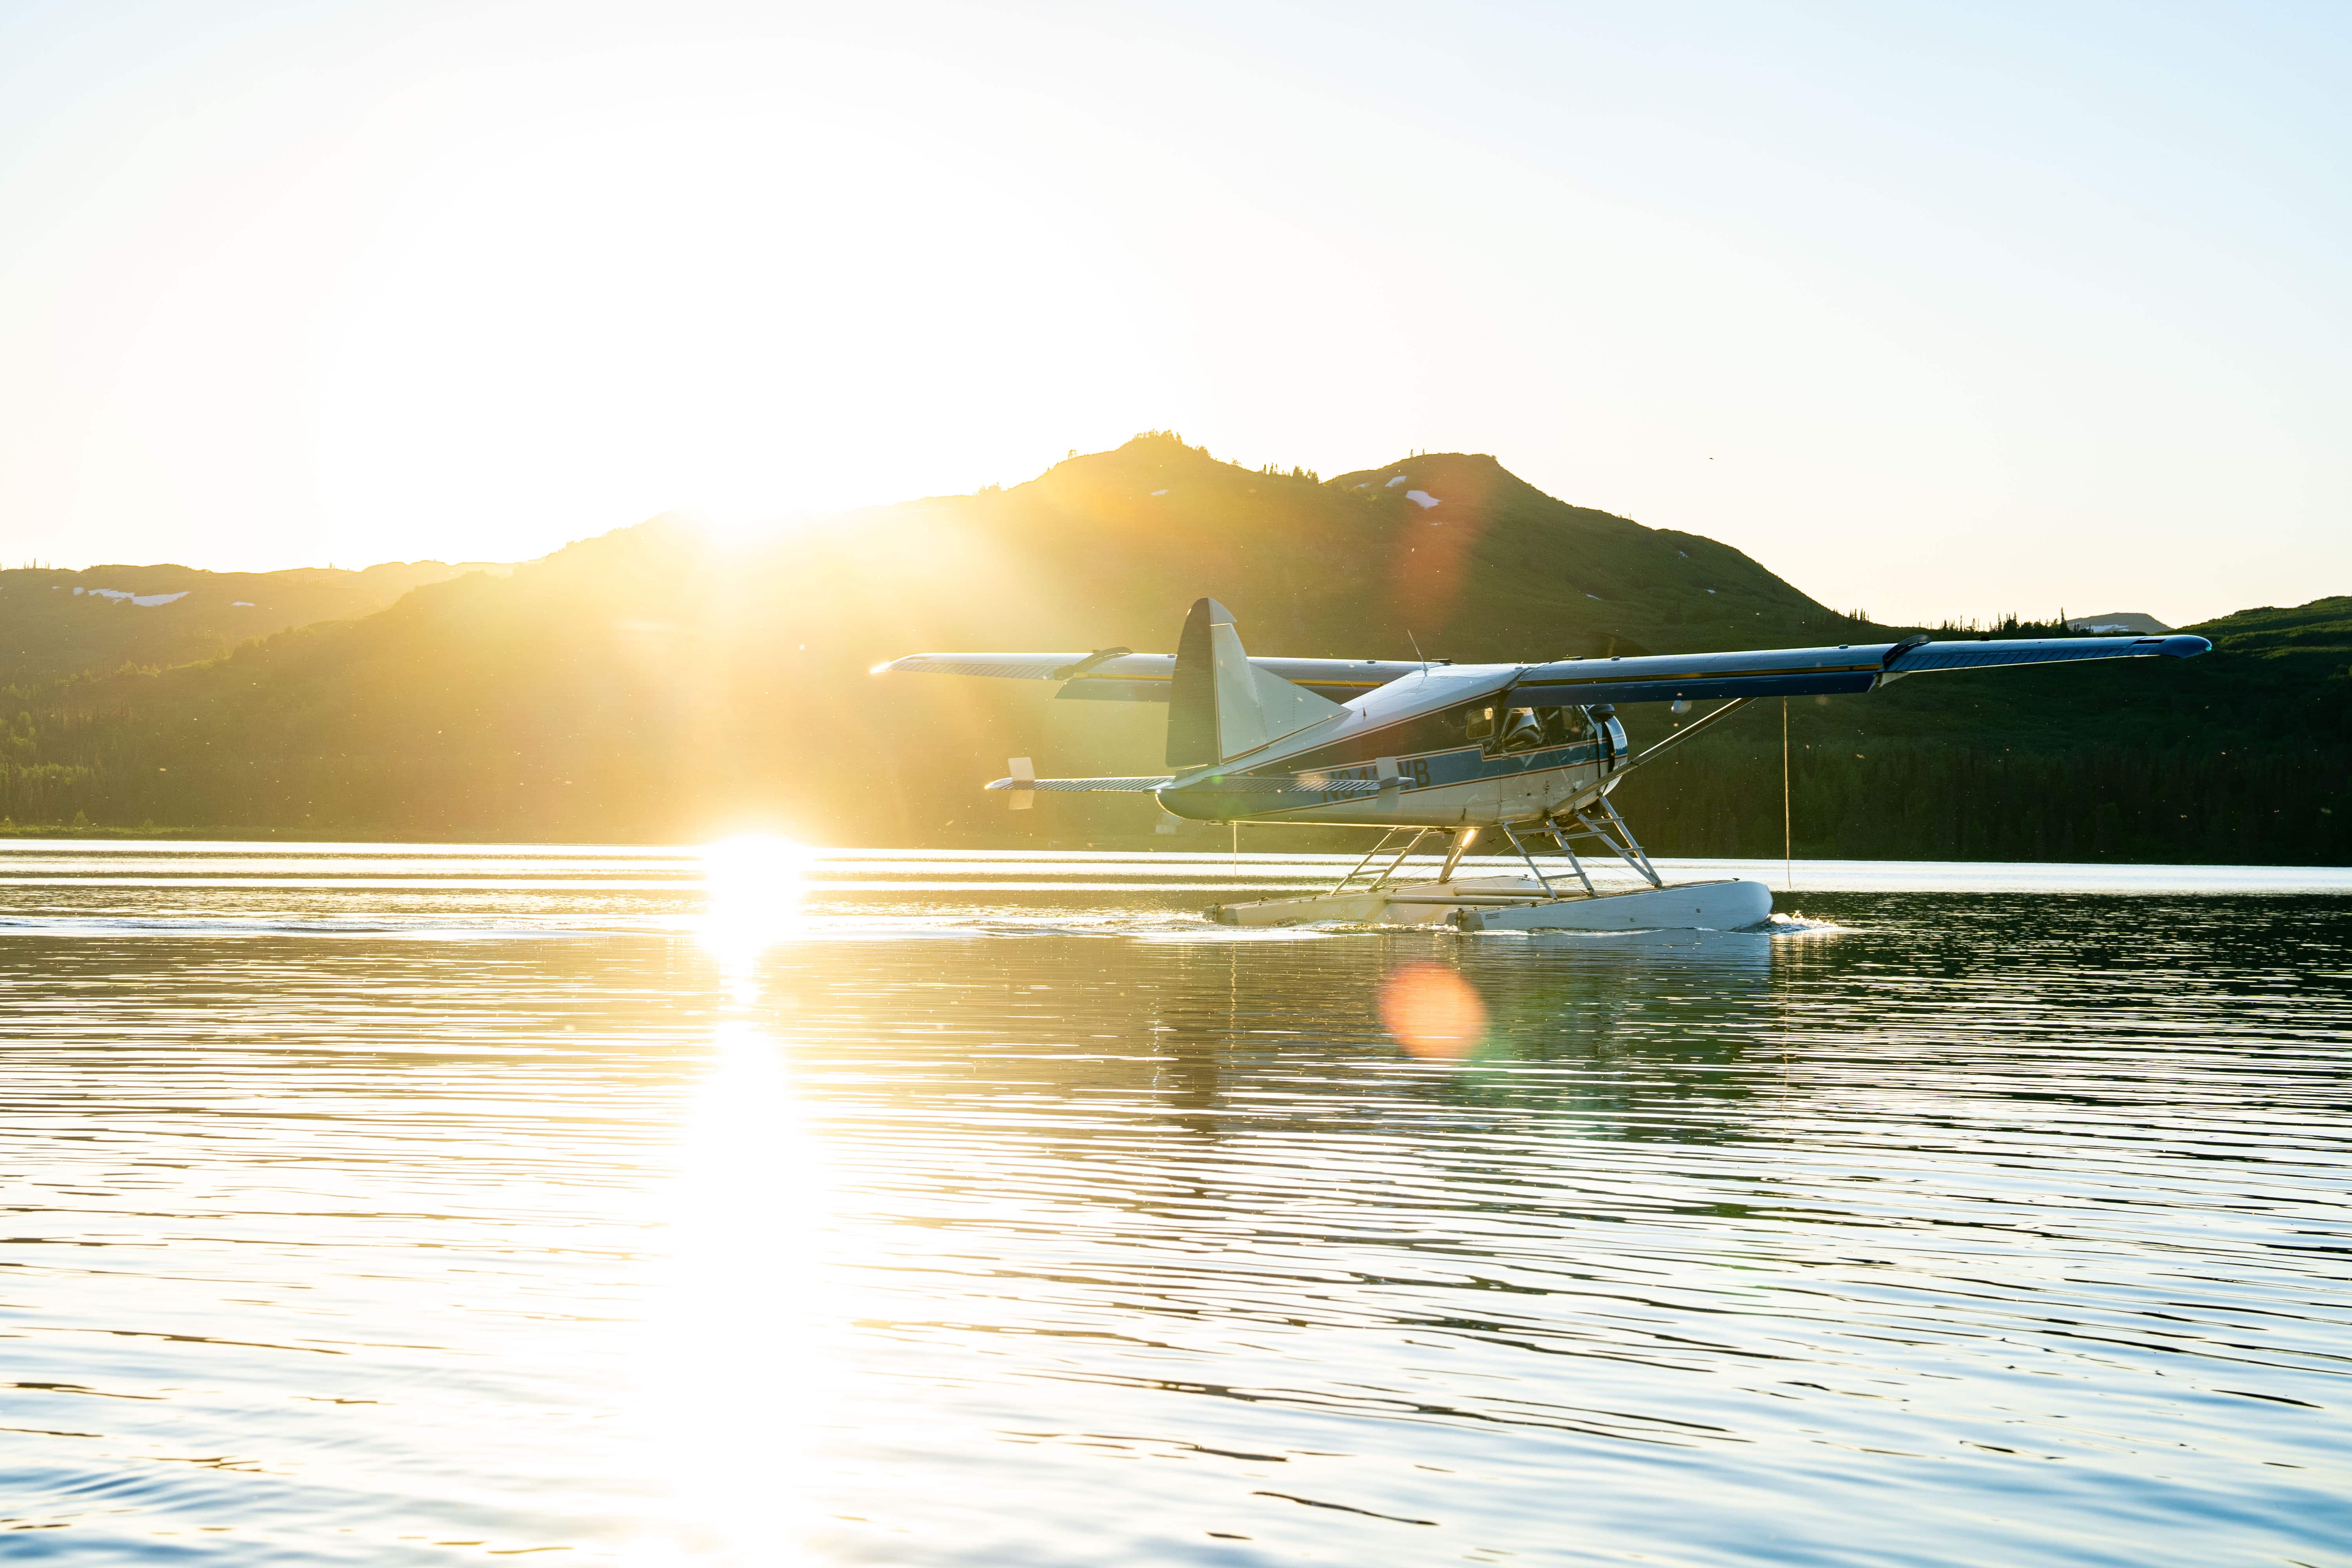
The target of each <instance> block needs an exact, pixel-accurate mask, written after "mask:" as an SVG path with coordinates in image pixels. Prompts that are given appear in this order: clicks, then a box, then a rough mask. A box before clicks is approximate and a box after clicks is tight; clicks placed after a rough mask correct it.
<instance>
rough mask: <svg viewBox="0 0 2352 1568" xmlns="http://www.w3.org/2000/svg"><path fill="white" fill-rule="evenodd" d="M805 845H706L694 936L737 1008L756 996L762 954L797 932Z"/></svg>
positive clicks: (758, 837) (768, 841) (757, 839)
mask: <svg viewBox="0 0 2352 1568" xmlns="http://www.w3.org/2000/svg"><path fill="white" fill-rule="evenodd" d="M808 859H809V850H808V848H807V847H806V846H804V845H800V844H795V843H793V841H792V840H790V839H788V838H778V837H773V836H772V835H768V834H751V835H746V836H744V837H736V838H727V839H722V840H720V841H719V843H716V844H708V845H705V846H704V847H703V849H702V886H703V896H704V905H703V913H702V923H701V928H700V931H699V932H698V935H699V936H700V938H701V941H702V945H703V947H704V948H705V949H707V950H708V951H709V952H710V954H711V955H712V956H713V957H715V958H717V959H718V960H719V967H720V969H721V971H722V972H723V973H724V975H725V979H726V984H727V988H728V991H729V994H730V995H732V996H733V998H734V999H735V1000H736V1001H737V1002H739V1003H748V1002H751V1001H752V1000H753V999H754V998H755V997H756V996H757V995H758V994H759V982H758V977H757V974H756V965H757V963H758V961H759V957H760V954H761V953H762V952H765V951H767V950H768V949H769V948H770V947H772V946H774V945H775V944H776V943H777V942H781V941H782V940H783V939H785V938H786V937H788V936H790V935H792V934H793V932H794V931H797V930H799V928H800V923H801V909H800V906H801V893H802V889H803V887H804V886H805V884H804V882H803V870H804V868H805V867H806V866H807V864H808Z"/></svg>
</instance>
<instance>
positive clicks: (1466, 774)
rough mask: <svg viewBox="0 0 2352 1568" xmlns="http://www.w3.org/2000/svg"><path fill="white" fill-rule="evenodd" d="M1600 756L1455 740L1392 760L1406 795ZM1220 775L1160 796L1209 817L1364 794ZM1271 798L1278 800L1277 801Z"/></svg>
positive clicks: (1317, 774) (1575, 748) (1375, 773)
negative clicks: (1262, 786) (1501, 750)
mask: <svg viewBox="0 0 2352 1568" xmlns="http://www.w3.org/2000/svg"><path fill="white" fill-rule="evenodd" d="M1602 760H1603V758H1602V754H1601V745H1600V742H1597V741H1584V742H1576V743H1575V744H1572V745H1566V746H1546V747H1544V748H1542V749H1541V750H1538V751H1533V752H1512V753H1510V754H1507V755H1504V756H1495V757H1490V756H1487V755H1486V752H1485V751H1484V750H1483V749H1482V748H1480V747H1478V746H1476V745H1468V746H1455V747H1449V748H1447V749H1446V750H1444V751H1441V752H1421V753H1419V754H1418V755H1414V756H1405V757H1399V758H1398V759H1397V765H1398V768H1399V770H1400V771H1401V772H1402V773H1403V775H1404V780H1403V790H1402V793H1404V794H1407V795H1411V794H1414V793H1416V792H1418V791H1421V790H1424V789H1450V788H1454V787H1456V786H1458V785H1462V784H1484V783H1486V782H1488V781H1492V780H1501V779H1511V778H1518V777H1521V776H1523V775H1525V774H1528V773H1549V772H1551V771H1552V770H1554V769H1556V768H1569V767H1575V766H1578V765H1579V764H1594V765H1597V764H1599V763H1601V761H1602ZM1233 776H1234V778H1235V779H1236V780H1240V779H1255V780H1266V779H1281V780H1284V781H1286V782H1288V781H1292V780H1296V779H1306V778H1327V779H1352V780H1363V779H1377V778H1378V777H1379V770H1378V769H1377V768H1376V767H1375V766H1374V765H1373V764H1371V763H1351V764H1349V766H1346V767H1337V768H1307V769H1300V770H1293V769H1289V768H1282V769H1276V768H1270V767H1263V768H1252V769H1250V770H1248V771H1247V772H1245V773H1236V774H1234V775H1233ZM1219 778H1220V775H1218V774H1214V773H1213V774H1211V775H1209V776H1208V777H1207V778H1203V779H1201V780H1199V781H1197V782H1195V783H1192V784H1184V785H1181V786H1180V787H1176V788H1171V789H1164V790H1162V791H1160V797H1161V799H1162V800H1163V802H1171V804H1170V806H1169V809H1170V810H1171V811H1175V812H1176V815H1178V816H1190V815H1192V814H1191V813H1190V812H1187V811H1183V810H1181V809H1179V808H1178V807H1177V806H1176V805H1174V804H1172V802H1173V801H1177V800H1181V801H1182V802H1183V803H1184V804H1185V805H1201V806H1209V807H1211V808H1212V809H1211V810H1210V811H1209V812H1208V813H1207V815H1208V816H1210V817H1212V818H1221V817H1222V816H1223V815H1224V814H1225V811H1226V810H1227V809H1230V810H1231V811H1232V812H1233V813H1234V815H1244V814H1246V815H1251V816H1274V815H1276V813H1290V812H1299V811H1312V810H1315V809H1317V808H1318V807H1320V806H1325V805H1333V804H1335V803H1343V802H1344V803H1350V804H1361V803H1362V802H1363V801H1364V800H1365V798H1366V796H1365V795H1364V794H1363V792H1362V791H1360V790H1349V791H1346V792H1344V793H1342V792H1340V791H1337V790H1331V791H1316V792H1313V793H1306V794H1287V793H1286V794H1284V795H1266V794H1265V793H1263V792H1253V791H1250V790H1248V789H1245V788H1244V789H1220V788H1219V787H1218V781H1219ZM1276 802H1279V803H1280V804H1279V805H1277V804H1276ZM1227 803H1231V804H1230V806H1228V805H1227Z"/></svg>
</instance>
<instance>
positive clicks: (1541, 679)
mask: <svg viewBox="0 0 2352 1568" xmlns="http://www.w3.org/2000/svg"><path fill="white" fill-rule="evenodd" d="M2212 646H2213V645H2212V644H2211V643H2210V642H2207V641H2206V640H2205V639H2204V638H2203V637H2191V636H2188V635H2186V634H2179V633H2176V634H2175V635H2173V636H2170V637H2014V638H2010V639H2007V640H2002V641H1977V640H1973V639H1971V640H1969V641H1966V642H1961V641H1952V642H1936V641H1933V640H1931V639H1929V638H1927V637H1912V638H1910V639H1908V640H1906V641H1904V642H1899V643H1853V644H1847V645H1843V646H1841V647H1788V648H1765V649H1759V650H1756V651H1752V652H1740V653H1691V654H1656V655H1643V656H1641V657H1637V658H1570V659H1562V660H1560V661H1559V662H1557V663H1554V664H1538V665H1530V666H1528V668H1526V669H1524V670H1522V671H1520V673H1519V677H1518V679H1517V680H1516V681H1515V682H1513V683H1512V686H1511V700H1513V701H1514V702H1526V703H1529V704H1531V705H1535V706H1547V705H1552V704H1560V705H1565V704H1570V703H1581V704H1591V703H1596V702H1671V701H1675V700H1683V699H1688V698H1717V697H1723V698H1730V697H1799V696H1808V695H1812V694H1816V693H1834V692H1853V691H1870V690H1874V689H1876V688H1878V687H1880V686H1883V685H1885V683H1886V682H1887V681H1890V680H1897V679H1902V678H1903V677H1905V676H1909V675H1919V674H1924V673H1926V672H1927V671H1931V670H1938V669H1983V668H1990V667H1993V666H1997V665H2013V664H2057V663H2071V662H2073V661H2075V660H2078V659H2091V658H2147V657H2148V656H2150V655H2160V656H2163V657H2167V658H2193V657H2195V656H2196V655H2198V654H2200V653H2203V652H2205V651H2206V650H2207V649H2208V648H2210V647H2212Z"/></svg>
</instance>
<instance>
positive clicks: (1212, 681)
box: [1168, 599, 1344, 768]
mask: <svg viewBox="0 0 2352 1568" xmlns="http://www.w3.org/2000/svg"><path fill="white" fill-rule="evenodd" d="M1341 711H1344V710H1343V709H1342V708H1341V707H1340V705H1339V703H1337V702H1333V701H1331V700H1328V699H1327V698H1323V697H1318V696H1317V695H1316V694H1315V693H1314V692H1312V691H1309V690H1307V689H1306V688H1305V687H1303V686H1296V685H1293V684H1292V683H1291V682H1289V681H1287V680H1285V679H1282V677H1280V676H1278V675H1276V674H1275V673H1274V672H1273V671H1271V670H1268V669H1264V668H1259V667H1258V666H1256V665H1255V664H1252V663H1251V662H1250V657H1249V655H1248V653H1247V652H1245V651H1244V649H1243V647H1242V639H1241V634H1240V633H1238V632H1236V631H1235V630H1234V615H1233V612H1232V611H1231V610H1228V609H1226V608H1225V607H1224V606H1223V605H1221V604H1219V603H1217V601H1216V600H1214V599H1201V600H1197V601H1195V602H1194V604H1193V605H1192V614H1190V615H1188V616H1185V617H1184V635H1183V636H1182V637H1180V638H1179V639H1178V640H1177V643H1176V668H1175V671H1174V674H1173V678H1172V679H1171V680H1170V682H1169V702H1168V765H1169V766H1170V767H1171V768H1205V767H1213V766H1215V765H1216V764H1217V763H1223V762H1230V761H1232V760H1233V759H1234V758H1235V757H1238V756H1241V755H1243V754H1244V753H1246V752H1255V751H1256V750H1257V749H1258V748H1259V747H1261V746H1264V745H1265V744H1266V743H1267V742H1271V741H1278V740H1280V739H1281V738H1282V737H1283V736H1285V735H1289V734H1295V733H1297V731H1300V730H1304V729H1305V728H1307V726H1308V725H1309V724H1312V723H1314V722H1316V721H1318V720H1320V719H1326V718H1328V717H1329V716H1330V715H1332V714H1334V713H1338V712H1341Z"/></svg>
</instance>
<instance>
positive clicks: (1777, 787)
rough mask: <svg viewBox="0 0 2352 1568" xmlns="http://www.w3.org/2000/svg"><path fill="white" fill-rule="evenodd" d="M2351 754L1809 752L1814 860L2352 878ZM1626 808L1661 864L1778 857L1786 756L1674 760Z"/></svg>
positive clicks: (1808, 815) (1801, 787) (1903, 748)
mask: <svg viewBox="0 0 2352 1568" xmlns="http://www.w3.org/2000/svg"><path fill="white" fill-rule="evenodd" d="M2347 770H2352V748H2336V749H2331V750H2315V751H2312V752H2305V753H2302V754H2284V753H2279V754H2270V755H2245V754H2239V755H2231V754H2227V753H2223V752H2215V751H2211V750H2200V749H2190V748H2188V747H2176V748H2170V749H2154V748H2147V749H2139V748H2130V747H2124V746H2115V745H2096V746H2093V747H2089V748H2086V749H2084V750H2083V751H2079V752H2061V753H2056V754H2047V753H2035V752H2007V751H1988V750H1980V749H1977V748H1973V747H1969V746H1951V745H1936V744H1925V743H1916V742H1914V743H1908V744H1903V743H1897V744H1892V745H1890V744H1888V743H1886V742H1878V743H1876V744H1875V745H1874V747H1873V749H1872V751H1871V752H1869V753H1867V754H1865V755H1863V756H1859V757H1857V756H1854V755H1853V754H1851V753H1825V752H1820V751H1811V752H1808V751H1798V752H1795V754H1794V756H1793V757H1792V758H1791V760H1790V770H1789V773H1790V777H1789V802H1790V826H1792V828H1793V830H1794V840H1795V846H1796V853H1797V855H1798V856H1799V857H1801V858H1855V859H1920V860H2125V861H2179V862H2203V863H2207V864H2216V865H2231V864H2236V865H2254V866H2259V865H2330V866H2334V865H2346V864H2352V809H2347V803H2346V799H2345V786H2344V781H2345V779H2346V777H2347ZM1617 800H1618V803H1619V806H1620V809H1621V810H1622V811H1624V812H1625V813H1626V814H1627V816H1630V817H1632V818H1633V821H1634V823H1635V825H1636V827H1637V829H1639V830H1641V831H1643V832H1644V834H1645V836H1646V838H1647V841H1648V843H1649V846H1650V847H1651V848H1652V849H1653V850H1654V851H1655V852H1656V853H1659V854H1662V855H1713V856H1774V855H1778V854H1780V849H1781V842H1782V839H1781V816H1780V807H1781V784H1780V751H1779V748H1778V747H1777V746H1774V747H1772V748H1770V749H1769V751H1764V752H1758V751H1756V750H1755V749H1753V748H1748V749H1745V750H1744V752H1738V753H1730V754H1725V753H1723V752H1717V754H1715V755H1706V754H1701V753H1699V752H1697V749H1696V742H1694V746H1693V754H1691V755H1686V756H1685V755H1670V756H1667V757H1662V758H1660V759H1659V760H1658V761H1657V762H1656V763H1653V764H1651V765H1650V766H1649V767H1647V768H1645V769H1643V771H1642V772H1640V773H1635V774H1634V775H1633V776H1632V777H1631V778H1629V779H1627V780H1626V782H1625V784H1624V785H1623V787H1622V789H1621V790H1620V791H1619V792H1618V795H1617Z"/></svg>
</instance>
